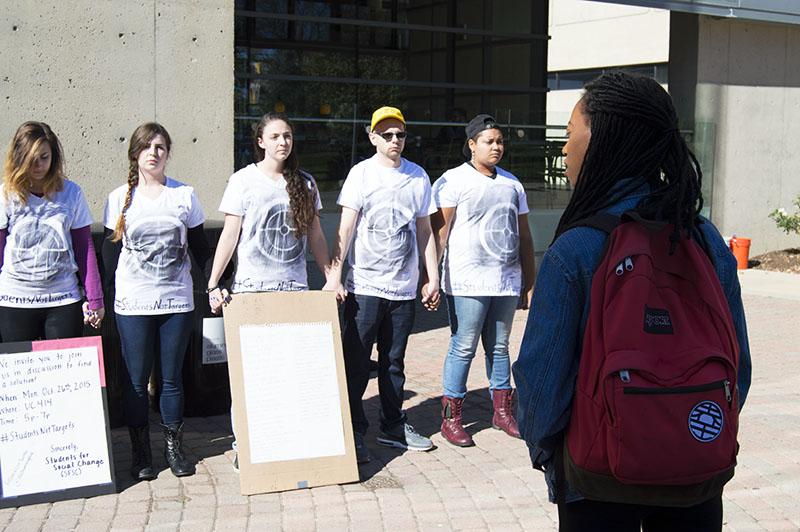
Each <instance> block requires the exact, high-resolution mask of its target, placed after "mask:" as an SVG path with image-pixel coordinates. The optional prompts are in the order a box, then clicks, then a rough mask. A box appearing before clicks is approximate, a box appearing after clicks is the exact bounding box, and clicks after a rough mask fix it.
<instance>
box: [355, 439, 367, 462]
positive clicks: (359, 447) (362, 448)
mask: <svg viewBox="0 0 800 532" xmlns="http://www.w3.org/2000/svg"><path fill="white" fill-rule="evenodd" d="M353 439H354V440H355V442H356V463H357V464H367V463H369V460H370V458H369V450H367V444H366V443H364V436H363V435H361V434H359V433H358V432H354V433H353Z"/></svg>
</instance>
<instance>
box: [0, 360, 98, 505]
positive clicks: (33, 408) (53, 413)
mask: <svg viewBox="0 0 800 532" xmlns="http://www.w3.org/2000/svg"><path fill="white" fill-rule="evenodd" d="M99 371H100V370H99V362H98V357H97V348H96V347H80V348H65V349H56V350H48V351H34V352H30V353H7V354H0V476H1V477H2V490H3V497H16V496H20V495H27V494H31V493H39V492H45V491H55V490H61V489H68V488H75V487H79V486H89V485H94V484H106V483H110V482H111V467H110V464H109V455H108V445H107V440H106V425H105V413H104V411H103V398H102V388H101V385H100V379H99Z"/></svg>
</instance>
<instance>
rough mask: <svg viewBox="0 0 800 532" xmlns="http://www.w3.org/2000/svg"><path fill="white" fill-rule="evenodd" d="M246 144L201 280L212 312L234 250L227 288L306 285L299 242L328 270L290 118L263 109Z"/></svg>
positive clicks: (312, 189)
mask: <svg viewBox="0 0 800 532" xmlns="http://www.w3.org/2000/svg"><path fill="white" fill-rule="evenodd" d="M253 144H254V148H255V151H256V153H257V155H258V162H256V163H253V164H250V165H248V166H246V167H245V168H242V169H241V170H239V171H238V172H236V173H234V174H233V175H232V176H231V178H230V180H229V181H228V186H227V187H226V189H225V193H224V194H223V196H222V201H221V203H220V206H219V210H220V211H221V212H222V213H224V214H225V222H224V225H223V228H222V234H221V235H220V238H219V242H218V244H217V250H216V253H215V255H214V264H213V267H212V269H211V275H210V276H209V279H208V297H209V304H210V305H211V311H212V312H214V313H218V312H220V310H221V308H222V305H223V303H224V302H226V301H227V300H228V298H229V297H230V296H229V291H228V289H226V288H223V287H220V286H219V281H220V277H221V276H222V273H223V271H224V270H225V268H226V266H227V265H228V262H230V260H231V258H232V257H233V254H234V251H235V252H236V270H235V273H234V276H233V281H232V284H231V289H230V292H232V293H233V294H236V293H241V292H270V291H277V290H308V274H307V271H306V247H308V248H309V249H310V250H311V253H312V254H313V255H314V259H315V261H316V263H317V266H318V267H319V269H320V271H322V272H323V273H324V274H325V276H326V278H327V277H328V273H329V263H330V257H329V254H328V244H327V243H326V241H325V235H324V234H323V233H322V227H321V226H320V220H319V211H320V209H322V203H321V201H320V197H319V190H318V189H317V185H316V183H315V182H314V179H313V178H312V177H311V176H310V175H309V174H307V173H306V172H303V171H302V170H300V169H299V162H298V159H297V153H296V152H295V151H294V150H293V147H294V129H293V127H292V125H291V123H290V122H289V120H288V119H287V118H286V117H285V116H284V115H282V114H277V113H268V114H265V115H264V116H263V117H262V118H261V120H260V121H259V123H258V126H257V127H256V130H255V137H254V139H253ZM234 468H235V469H236V468H238V461H236V460H234Z"/></svg>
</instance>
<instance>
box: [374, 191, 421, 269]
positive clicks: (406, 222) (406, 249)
mask: <svg viewBox="0 0 800 532" xmlns="http://www.w3.org/2000/svg"><path fill="white" fill-rule="evenodd" d="M364 221H365V223H366V227H367V232H366V238H365V239H364V240H363V242H364V246H365V247H366V248H367V250H368V252H369V253H370V255H371V256H372V257H371V258H373V259H381V260H386V261H389V262H392V263H397V262H405V261H407V260H409V259H410V258H411V257H412V256H413V254H414V251H415V247H414V232H413V231H412V230H411V224H412V223H413V222H414V213H413V212H412V211H411V209H408V208H405V207H402V206H399V205H394V204H392V202H390V201H386V202H383V203H379V204H377V205H375V206H373V207H371V208H370V209H369V210H368V211H367V212H366V214H365V215H364Z"/></svg>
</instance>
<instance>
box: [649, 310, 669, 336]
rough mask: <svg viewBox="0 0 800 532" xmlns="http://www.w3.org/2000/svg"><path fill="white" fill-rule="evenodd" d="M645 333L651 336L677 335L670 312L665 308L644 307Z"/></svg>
mask: <svg viewBox="0 0 800 532" xmlns="http://www.w3.org/2000/svg"><path fill="white" fill-rule="evenodd" d="M644 332H646V333H650V334H675V331H674V330H673V329H672V319H671V318H670V317H669V311H668V310H667V309H663V308H650V307H648V306H647V305H645V306H644Z"/></svg>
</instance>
